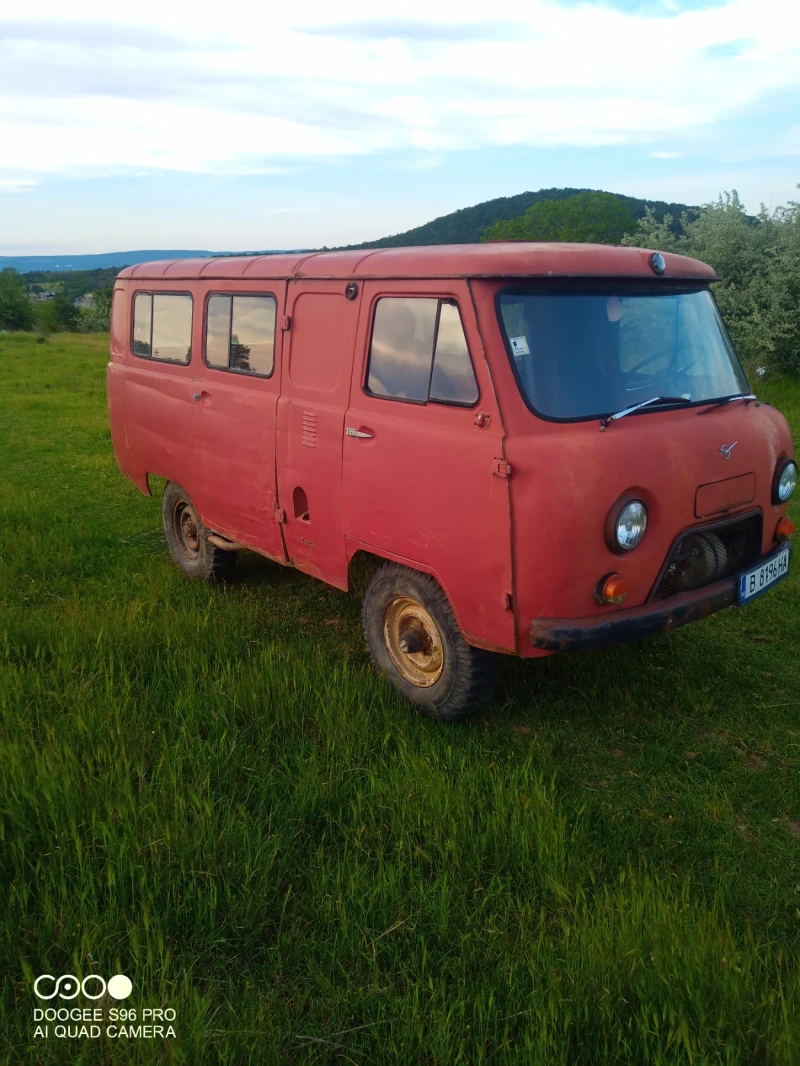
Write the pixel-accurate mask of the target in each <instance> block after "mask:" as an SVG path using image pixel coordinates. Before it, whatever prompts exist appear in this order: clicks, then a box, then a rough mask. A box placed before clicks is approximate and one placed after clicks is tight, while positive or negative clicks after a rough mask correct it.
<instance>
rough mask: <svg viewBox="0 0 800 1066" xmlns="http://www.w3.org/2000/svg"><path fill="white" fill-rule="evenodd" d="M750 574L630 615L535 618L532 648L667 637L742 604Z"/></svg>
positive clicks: (581, 648)
mask: <svg viewBox="0 0 800 1066" xmlns="http://www.w3.org/2000/svg"><path fill="white" fill-rule="evenodd" d="M785 547H786V545H785V544H780V545H778V547H777V548H775V550H774V551H772V552H770V553H769V554H768V555H765V556H763V558H761V559H759V560H758V562H757V563H754V564H753V566H758V565H760V564H761V563H765V562H769V560H770V559H771V558H772V557H773V556H774V555H777V554H778V553H779V552H781V551H783V550H784V548H785ZM752 569H753V567H752V566H749V567H747V570H752ZM746 572H747V571H746V570H742V571H741V572H740V573H738V574H732V575H731V576H730V577H726V578H723V579H722V581H715V582H714V584H713V585H704V586H703V587H702V588H699V589H692V591H691V592H684V593H681V595H679V596H671V597H670V598H669V599H668V600H660V601H659V602H658V605H657V606H656V605H654V604H652V603H645V604H644V605H643V606H641V607H632V608H631V609H630V610H627V611H614V612H613V613H611V614H599V615H590V616H589V617H588V618H534V620H533V621H532V622H531V630H530V634H531V645H532V646H533V647H534V648H539V649H541V650H542V651H586V650H588V649H591V648H606V647H609V646H610V645H612V644H624V643H625V641H628V640H639V639H640V638H642V637H652V636H654V635H655V634H656V633H667V632H669V630H671V629H677V628H678V626H683V625H686V623H687V622H695V621H697V619H698V618H705V617H706V616H707V615H709V614H714V612H715V611H721V610H723V608H725V607H731V606H733V605H734V604H738V602H739V581H740V579H741V576H742V574H744V573H746ZM776 583H777V582H776Z"/></svg>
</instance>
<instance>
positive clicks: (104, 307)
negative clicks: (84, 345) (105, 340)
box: [82, 289, 114, 333]
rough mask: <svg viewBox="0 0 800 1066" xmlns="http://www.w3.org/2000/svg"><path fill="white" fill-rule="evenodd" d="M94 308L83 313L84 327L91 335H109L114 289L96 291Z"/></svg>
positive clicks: (94, 293)
mask: <svg viewBox="0 0 800 1066" xmlns="http://www.w3.org/2000/svg"><path fill="white" fill-rule="evenodd" d="M92 295H93V296H94V307H90V308H89V309H88V310H86V311H84V312H83V316H82V318H83V321H82V325H83V327H84V329H87V330H88V331H89V332H90V333H107V332H108V330H109V329H110V326H111V297H112V296H113V295H114V290H113V289H95V290H94V292H93V293H92Z"/></svg>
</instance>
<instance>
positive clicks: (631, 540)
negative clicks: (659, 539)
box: [614, 500, 647, 552]
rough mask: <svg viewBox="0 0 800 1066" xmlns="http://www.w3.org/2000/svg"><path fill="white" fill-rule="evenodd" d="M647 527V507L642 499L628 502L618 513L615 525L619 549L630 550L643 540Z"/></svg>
mask: <svg viewBox="0 0 800 1066" xmlns="http://www.w3.org/2000/svg"><path fill="white" fill-rule="evenodd" d="M646 529H647V508H646V507H645V505H644V504H643V503H642V501H641V500H631V501H630V503H626V504H625V506H624V507H623V508H622V510H621V511H620V512H619V514H618V515H617V521H616V523H615V525H614V539H615V540H616V542H617V549H618V550H619V551H623V552H629V551H631V550H632V549H633V548H635V547H636V545H637V544H638V543H639V542H640V541H641V539H642V537H643V536H644V531H645V530H646Z"/></svg>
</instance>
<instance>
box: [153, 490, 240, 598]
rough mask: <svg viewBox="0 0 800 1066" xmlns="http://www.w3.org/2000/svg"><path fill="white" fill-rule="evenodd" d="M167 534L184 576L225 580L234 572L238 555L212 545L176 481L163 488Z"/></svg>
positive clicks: (175, 560)
mask: <svg viewBox="0 0 800 1066" xmlns="http://www.w3.org/2000/svg"><path fill="white" fill-rule="evenodd" d="M161 516H162V518H163V519H164V535H165V537H166V538H167V547H168V548H169V553H170V555H171V556H172V561H173V562H174V563H175V565H176V566H177V567H178V569H179V570H180V571H181V573H182V574H184V575H185V576H186V577H189V578H192V579H193V580H195V581H225V580H227V579H228V578H229V577H230V576H231V574H232V573H233V568H234V566H235V564H236V552H229V551H225V550H224V549H222V548H218V547H217V545H216V544H212V543H211V542H210V541H209V539H208V535H209V531H208V530H207V529H206V527H205V526H204V525H203V523H202V522H201V521H200V517H199V515H198V514H197V511H196V510H195V506H194V504H193V503H192V501H191V500H190V499H189V496H188V493H187V492H186V490H185V489H182V488H181V486H180V485H176V484H175V482H174V481H170V483H169V484H168V485H167V487H166V488H165V489H164V497H163V499H162V501H161Z"/></svg>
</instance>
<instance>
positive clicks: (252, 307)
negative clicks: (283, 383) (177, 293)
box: [206, 293, 277, 377]
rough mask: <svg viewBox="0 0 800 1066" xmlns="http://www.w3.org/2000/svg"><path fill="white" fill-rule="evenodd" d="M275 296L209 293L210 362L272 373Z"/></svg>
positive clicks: (224, 367) (220, 366)
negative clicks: (211, 294)
mask: <svg viewBox="0 0 800 1066" xmlns="http://www.w3.org/2000/svg"><path fill="white" fill-rule="evenodd" d="M276 311H277V301H276V299H275V297H274V296H266V295H265V296H225V295H222V294H220V293H217V294H214V295H213V296H209V298H208V310H207V313H206V363H207V364H208V365H209V366H211V367H215V368H216V369H217V370H237V371H239V372H240V373H245V374H258V375H260V376H261V377H269V376H270V374H271V373H272V371H273V368H274V366H275V316H276Z"/></svg>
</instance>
